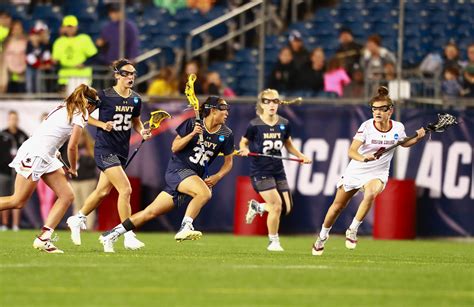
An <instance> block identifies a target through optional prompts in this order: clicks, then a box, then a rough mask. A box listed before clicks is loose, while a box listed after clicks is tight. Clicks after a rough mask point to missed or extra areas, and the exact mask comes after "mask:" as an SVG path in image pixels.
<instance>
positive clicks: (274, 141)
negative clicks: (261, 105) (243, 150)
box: [244, 116, 291, 176]
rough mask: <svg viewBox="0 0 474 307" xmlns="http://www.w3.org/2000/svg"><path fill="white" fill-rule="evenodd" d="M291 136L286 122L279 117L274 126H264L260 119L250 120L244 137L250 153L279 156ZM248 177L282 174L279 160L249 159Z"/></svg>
mask: <svg viewBox="0 0 474 307" xmlns="http://www.w3.org/2000/svg"><path fill="white" fill-rule="evenodd" d="M290 135H291V126H290V123H289V122H288V120H287V119H286V118H284V117H281V116H279V117H278V122H277V123H276V124H275V125H274V126H269V125H267V124H265V123H264V122H263V121H262V119H261V118H260V117H256V118H254V119H252V120H251V121H250V123H249V126H248V127H247V131H246V132H245V135H244V137H245V138H246V139H247V140H249V149H250V151H251V152H256V153H263V154H267V155H276V156H281V149H282V148H283V146H284V145H285V142H286V140H288V138H289V137H290ZM249 158H250V176H259V175H260V176H265V175H267V176H271V175H278V174H282V173H283V174H284V173H285V170H284V169H283V163H282V161H281V160H278V159H272V158H267V157H250V156H249Z"/></svg>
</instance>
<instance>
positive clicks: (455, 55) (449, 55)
mask: <svg viewBox="0 0 474 307" xmlns="http://www.w3.org/2000/svg"><path fill="white" fill-rule="evenodd" d="M448 67H455V68H456V69H458V71H460V70H461V69H462V63H461V61H460V59H459V48H458V46H457V45H456V43H454V42H449V43H448V44H447V45H446V46H444V53H443V72H444V71H445V70H446V69H447V68H448Z"/></svg>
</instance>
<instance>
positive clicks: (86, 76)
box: [53, 15, 97, 92]
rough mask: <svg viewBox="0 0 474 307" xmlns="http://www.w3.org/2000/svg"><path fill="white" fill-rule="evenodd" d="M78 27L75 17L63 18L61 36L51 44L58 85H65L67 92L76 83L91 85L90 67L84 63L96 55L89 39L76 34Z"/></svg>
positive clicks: (95, 50) (84, 35)
mask: <svg viewBox="0 0 474 307" xmlns="http://www.w3.org/2000/svg"><path fill="white" fill-rule="evenodd" d="M78 25H79V22H78V20H77V18H76V16H73V15H68V16H65V17H64V18H63V22H62V29H61V32H62V33H63V35H62V36H60V37H59V38H57V39H56V40H55V41H54V44H53V61H55V62H57V63H58V64H59V71H58V74H59V80H58V84H59V85H60V86H66V85H67V86H68V87H69V89H68V90H67V92H69V91H71V89H73V88H75V85H76V84H77V83H86V84H90V83H91V81H92V67H90V66H87V63H86V61H87V60H88V59H89V58H91V57H92V56H94V55H95V54H96V53H97V48H96V47H95V45H94V42H93V41H92V39H91V37H90V36H89V35H87V34H78V33H77V30H78V28H77V27H78Z"/></svg>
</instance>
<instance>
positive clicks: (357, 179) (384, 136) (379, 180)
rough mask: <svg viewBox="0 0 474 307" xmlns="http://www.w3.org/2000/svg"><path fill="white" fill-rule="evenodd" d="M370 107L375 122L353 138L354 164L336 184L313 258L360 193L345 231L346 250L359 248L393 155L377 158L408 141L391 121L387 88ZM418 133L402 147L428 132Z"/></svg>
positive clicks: (400, 126)
mask: <svg viewBox="0 0 474 307" xmlns="http://www.w3.org/2000/svg"><path fill="white" fill-rule="evenodd" d="M369 104H370V107H371V109H372V114H373V118H371V119H369V120H366V121H365V122H363V123H362V125H361V126H360V128H359V129H358V130H357V133H356V134H355V136H354V140H353V141H352V144H351V146H350V148H349V153H348V154H349V158H351V161H350V162H349V165H348V166H347V168H346V170H345V171H344V174H343V175H342V177H341V179H340V180H339V182H338V183H337V192H336V196H335V198H334V201H333V203H332V204H331V207H329V209H328V212H327V213H326V217H325V218H324V223H323V225H322V227H321V231H320V233H319V235H318V237H317V239H316V242H315V243H314V244H313V248H312V254H313V255H314V256H320V255H322V254H323V252H324V244H325V243H326V242H327V240H328V238H329V231H330V230H331V227H332V225H334V223H335V222H336V219H337V218H338V216H339V214H341V212H342V210H343V209H344V208H345V207H346V206H347V204H348V203H349V201H350V200H351V198H352V197H353V196H354V195H355V194H356V193H357V192H358V191H359V190H361V191H363V192H364V198H363V199H362V202H361V203H360V205H359V208H358V209H357V213H356V215H355V217H354V219H353V220H352V223H351V225H350V226H349V228H348V229H347V230H346V243H345V245H346V248H348V249H354V248H356V245H357V230H358V229H359V226H360V224H362V221H363V219H364V218H365V216H366V215H367V213H368V212H369V210H370V208H371V207H372V204H373V203H374V200H375V197H376V196H377V195H379V194H380V193H381V192H382V191H383V189H384V188H385V184H386V183H387V180H388V173H389V169H390V162H391V161H392V158H393V153H394V151H393V150H392V151H389V152H387V154H385V155H382V156H381V157H379V158H376V156H375V155H374V154H375V153H376V152H377V150H379V149H380V147H383V146H385V147H388V146H390V145H393V144H395V143H396V142H397V141H398V140H401V139H403V138H405V137H406V134H405V127H404V125H403V124H402V123H400V122H397V121H394V120H391V119H390V117H391V116H392V113H393V101H392V100H391V99H390V97H389V96H388V89H387V88H386V87H385V86H381V87H379V88H378V93H377V95H375V96H374V97H373V98H372V99H371V100H370V103H369ZM416 133H417V136H416V137H415V138H413V139H411V140H409V141H407V142H406V143H404V144H402V145H401V146H403V147H410V146H413V145H415V144H416V143H418V142H419V141H420V140H421V139H423V137H424V136H425V129H423V128H420V129H418V130H416Z"/></svg>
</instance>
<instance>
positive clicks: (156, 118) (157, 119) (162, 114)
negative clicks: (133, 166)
mask: <svg viewBox="0 0 474 307" xmlns="http://www.w3.org/2000/svg"><path fill="white" fill-rule="evenodd" d="M166 118H171V115H170V114H169V113H168V112H166V111H163V110H156V111H153V112H151V113H150V120H148V121H147V122H146V123H145V124H144V125H143V126H146V125H148V127H149V128H150V130H152V131H153V130H155V129H157V128H158V127H160V124H161V122H162V121H163V120H164V119H166ZM143 143H145V139H142V141H141V142H140V145H138V147H137V148H135V150H134V151H133V153H132V155H131V156H130V158H129V159H128V161H127V163H126V164H125V167H124V169H126V168H127V166H128V165H129V164H130V162H132V160H133V158H134V157H135V155H136V154H137V152H138V150H140V147H142V145H143Z"/></svg>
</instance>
